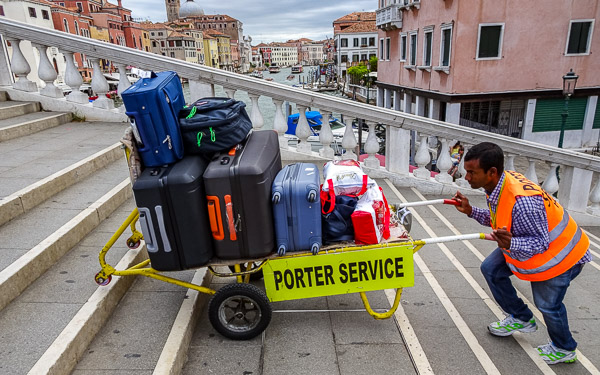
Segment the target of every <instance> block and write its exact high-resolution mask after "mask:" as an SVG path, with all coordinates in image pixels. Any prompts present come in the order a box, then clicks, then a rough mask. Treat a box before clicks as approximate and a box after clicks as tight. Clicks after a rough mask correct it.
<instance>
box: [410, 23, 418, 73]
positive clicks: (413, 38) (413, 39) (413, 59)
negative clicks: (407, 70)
mask: <svg viewBox="0 0 600 375" xmlns="http://www.w3.org/2000/svg"><path fill="white" fill-rule="evenodd" d="M408 63H409V65H417V32H416V31H414V32H412V33H410V55H409V62H408Z"/></svg>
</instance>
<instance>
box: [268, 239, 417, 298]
mask: <svg viewBox="0 0 600 375" xmlns="http://www.w3.org/2000/svg"><path fill="white" fill-rule="evenodd" d="M263 274H264V280H265V288H266V290H267V297H268V298H269V300H270V301H271V302H275V301H287V300H293V299H300V298H311V297H322V296H332V295H336V294H348V293H358V292H367V291H371V290H382V289H394V288H402V287H409V286H413V285H414V283H415V274H414V264H413V247H412V244H401V245H396V246H390V247H381V248H375V249H368V250H357V251H347V252H336V253H329V254H319V255H307V256H298V257H283V258H277V259H273V260H269V261H268V262H266V263H265V265H264V266H263Z"/></svg>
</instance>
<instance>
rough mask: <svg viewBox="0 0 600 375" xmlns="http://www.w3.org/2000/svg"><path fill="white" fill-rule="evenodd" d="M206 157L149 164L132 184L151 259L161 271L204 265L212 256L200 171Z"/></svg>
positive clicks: (192, 157) (155, 267) (205, 164)
mask: <svg viewBox="0 0 600 375" xmlns="http://www.w3.org/2000/svg"><path fill="white" fill-rule="evenodd" d="M207 164H208V161H207V160H206V159H204V158H203V157H201V156H188V157H185V158H184V159H182V160H180V161H178V162H177V163H175V164H172V165H170V166H164V167H149V168H146V169H145V170H144V172H142V174H141V176H140V177H139V178H138V179H137V181H136V182H135V184H134V185H133V194H134V196H135V201H136V205H137V207H138V211H139V213H140V220H139V221H140V226H141V229H142V233H143V234H144V240H145V241H146V247H147V249H148V255H149V257H150V264H151V266H152V268H154V269H157V270H160V271H176V270H185V269H189V268H194V267H200V266H202V265H204V264H206V263H208V261H209V260H210V259H211V258H212V255H213V245H212V238H211V235H210V232H209V228H210V227H209V222H208V213H207V211H206V194H205V193H204V184H203V182H202V174H203V173H204V170H205V169H206V166H207Z"/></svg>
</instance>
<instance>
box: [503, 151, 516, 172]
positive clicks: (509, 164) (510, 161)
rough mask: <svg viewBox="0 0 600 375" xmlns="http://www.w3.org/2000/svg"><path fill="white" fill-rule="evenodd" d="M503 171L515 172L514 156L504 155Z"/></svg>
mask: <svg viewBox="0 0 600 375" xmlns="http://www.w3.org/2000/svg"><path fill="white" fill-rule="evenodd" d="M504 170H507V171H514V170H515V154H506V161H505V162H504Z"/></svg>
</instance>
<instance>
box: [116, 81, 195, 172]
mask: <svg viewBox="0 0 600 375" xmlns="http://www.w3.org/2000/svg"><path fill="white" fill-rule="evenodd" d="M121 97H122V98H123V104H124V105H125V110H126V111H125V114H126V115H127V116H129V120H130V122H131V126H132V128H133V134H134V136H135V138H136V141H137V143H138V152H139V154H140V157H141V158H142V162H143V163H144V166H146V167H158V166H161V165H166V164H171V163H174V162H176V161H177V160H179V159H181V158H182V157H183V142H182V140H181V133H180V131H179V120H178V118H177V116H178V115H179V111H180V110H181V109H182V108H183V106H184V105H185V99H184V97H183V90H182V88H181V81H180V80H179V76H178V75H177V73H175V72H159V73H154V72H152V75H151V77H150V78H142V79H140V80H139V81H137V82H136V83H135V84H133V85H132V86H130V87H129V88H128V89H127V90H125V91H123V92H122V93H121Z"/></svg>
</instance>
